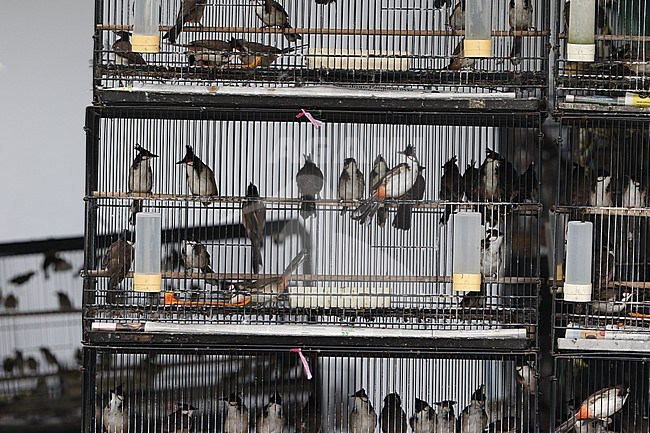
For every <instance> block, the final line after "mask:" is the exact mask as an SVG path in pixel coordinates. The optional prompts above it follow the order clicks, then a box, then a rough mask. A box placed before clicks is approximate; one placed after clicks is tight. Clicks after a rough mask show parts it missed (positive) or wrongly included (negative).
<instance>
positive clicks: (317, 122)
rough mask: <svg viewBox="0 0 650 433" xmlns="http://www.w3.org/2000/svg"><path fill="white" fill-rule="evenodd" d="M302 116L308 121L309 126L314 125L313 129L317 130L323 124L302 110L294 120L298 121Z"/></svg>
mask: <svg viewBox="0 0 650 433" xmlns="http://www.w3.org/2000/svg"><path fill="white" fill-rule="evenodd" d="M302 116H305V117H307V120H309V121H310V122H311V124H312V125H314V128H319V127H320V126H321V125H322V124H323V122H321V121H320V120H318V119H315V118H314V116H312V115H311V113H310V112H309V111H307V110H305V109H304V108H303V109H301V110H300V113H298V114H296V119H300V118H301V117H302Z"/></svg>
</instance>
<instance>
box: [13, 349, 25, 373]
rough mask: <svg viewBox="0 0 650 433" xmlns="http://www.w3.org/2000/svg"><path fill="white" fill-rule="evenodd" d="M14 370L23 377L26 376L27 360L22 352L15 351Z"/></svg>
mask: <svg viewBox="0 0 650 433" xmlns="http://www.w3.org/2000/svg"><path fill="white" fill-rule="evenodd" d="M14 369H15V370H18V374H20V375H21V376H23V375H24V374H25V358H24V357H23V352H22V351H20V350H14Z"/></svg>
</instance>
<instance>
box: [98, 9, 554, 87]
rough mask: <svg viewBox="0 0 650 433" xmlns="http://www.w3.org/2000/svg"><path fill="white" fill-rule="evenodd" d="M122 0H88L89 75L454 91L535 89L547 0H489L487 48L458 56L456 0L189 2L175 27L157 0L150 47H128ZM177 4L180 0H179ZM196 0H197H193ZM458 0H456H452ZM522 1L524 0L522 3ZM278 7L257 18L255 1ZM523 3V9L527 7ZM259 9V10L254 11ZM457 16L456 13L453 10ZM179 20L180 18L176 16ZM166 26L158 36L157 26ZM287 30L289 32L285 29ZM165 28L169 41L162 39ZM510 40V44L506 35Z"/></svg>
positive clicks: (102, 81)
mask: <svg viewBox="0 0 650 433" xmlns="http://www.w3.org/2000/svg"><path fill="white" fill-rule="evenodd" d="M134 3H135V2H134V1H133V0H97V1H96V9H97V13H96V21H95V35H96V42H95V53H94V72H95V85H96V86H97V87H103V88H115V87H123V86H131V85H132V84H135V85H136V86H137V85H140V84H143V83H144V84H179V85H193V84H194V85H198V84H208V85H237V86H241V85H246V86H285V87H286V86H313V85H323V84H328V83H329V84H337V85H345V86H356V87H362V88H363V87H372V88H383V87H389V88H402V89H434V90H453V91H463V92H504V91H515V90H516V91H518V92H519V94H520V96H522V97H537V98H541V97H542V96H543V94H544V89H545V87H546V86H547V83H548V79H547V78H548V72H547V71H548V41H549V34H550V31H549V19H550V18H549V9H550V8H549V0H531V1H530V2H520V1H517V2H511V3H513V6H512V9H513V11H512V12H513V13H512V16H513V17H518V16H520V15H522V16H524V17H527V18H528V19H526V20H524V23H523V24H522V23H521V22H520V21H521V20H520V21H513V26H514V27H513V26H511V24H510V20H509V17H510V15H511V13H510V12H511V11H510V8H509V2H503V1H492V2H491V4H489V7H490V10H491V15H492V20H491V26H492V42H493V49H492V53H491V55H492V57H490V58H485V59H481V58H466V57H465V56H464V50H463V49H462V48H463V45H462V44H463V40H464V34H465V30H464V26H465V22H464V18H462V14H461V7H460V5H461V3H460V2H457V1H454V2H451V1H445V2H438V1H437V0H381V1H370V0H364V1H356V2H342V1H338V2H330V3H329V4H327V5H322V4H317V2H315V1H301V2H296V1H286V0H285V1H281V2H275V1H270V2H266V1H264V0H259V1H258V0H215V1H211V2H206V3H205V4H203V3H201V2H199V8H200V7H201V5H203V7H202V9H201V10H202V16H201V19H200V25H199V24H196V23H194V22H192V21H193V20H192V18H195V17H192V16H191V14H188V15H187V22H185V23H184V24H183V25H182V27H181V29H182V31H181V32H178V27H176V28H175V29H174V31H173V33H174V34H176V33H178V35H174V36H172V37H169V36H168V31H169V30H170V29H171V28H173V27H174V26H176V24H177V23H178V21H177V17H178V12H179V8H180V5H181V4H183V3H182V2H180V1H176V0H175V1H163V2H162V8H161V27H160V31H161V34H163V39H162V43H161V47H160V48H161V49H160V52H159V53H157V54H147V53H144V54H142V55H141V56H140V55H135V53H132V52H128V51H127V52H126V53H125V52H124V51H125V50H130V45H127V46H126V47H127V48H125V46H124V44H125V43H127V44H130V40H129V38H128V36H123V35H121V34H117V32H120V31H125V30H130V29H131V28H132V23H133V10H134ZM186 3H187V5H186V6H187V7H189V6H191V5H192V3H191V2H186ZM194 3H196V1H194ZM462 4H463V5H464V1H463V2H462ZM523 4H526V5H527V6H526V8H525V9H524V6H523ZM267 7H268V8H269V9H272V10H273V11H275V10H276V9H277V8H279V9H277V10H282V11H284V12H286V18H284V17H283V18H279V17H281V16H282V12H278V18H274V19H272V18H269V17H266V18H264V19H265V20H266V22H267V23H270V24H271V25H270V26H269V25H265V24H264V23H263V21H262V19H261V18H260V16H264V14H263V13H262V12H263V11H266V8H267ZM531 9H532V12H531ZM258 13H259V15H258ZM459 17H460V19H459ZM181 21H183V20H181ZM164 36H167V38H164ZM296 38H300V39H297V40H294V39H296ZM171 39H174V43H171ZM515 44H516V45H517V46H519V47H520V48H521V50H514V51H512V48H513V46H515Z"/></svg>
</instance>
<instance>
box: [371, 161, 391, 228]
mask: <svg viewBox="0 0 650 433" xmlns="http://www.w3.org/2000/svg"><path fill="white" fill-rule="evenodd" d="M386 173H388V164H386V160H385V159H384V157H383V156H382V155H381V154H379V155H377V157H376V158H375V160H374V162H373V163H372V171H371V172H370V183H369V187H370V190H369V194H371V195H372V191H373V190H374V189H376V188H377V187H378V186H379V183H380V182H381V181H382V180H384V177H386ZM384 224H386V207H385V206H384V205H383V204H382V205H380V206H379V209H377V225H378V226H379V227H383V226H384Z"/></svg>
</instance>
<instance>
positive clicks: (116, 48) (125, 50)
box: [112, 30, 147, 66]
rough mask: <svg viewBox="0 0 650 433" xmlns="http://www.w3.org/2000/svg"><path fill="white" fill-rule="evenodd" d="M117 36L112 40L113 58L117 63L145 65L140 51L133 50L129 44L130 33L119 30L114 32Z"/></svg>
mask: <svg viewBox="0 0 650 433" xmlns="http://www.w3.org/2000/svg"><path fill="white" fill-rule="evenodd" d="M116 35H117V36H118V38H117V39H116V40H115V42H113V46H112V50H113V59H114V61H115V64H117V65H123V66H128V65H146V64H147V62H146V61H145V60H144V59H143V58H142V55H141V54H140V53H134V52H133V46H132V45H131V33H130V32H127V31H124V30H120V31H118V32H116Z"/></svg>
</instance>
